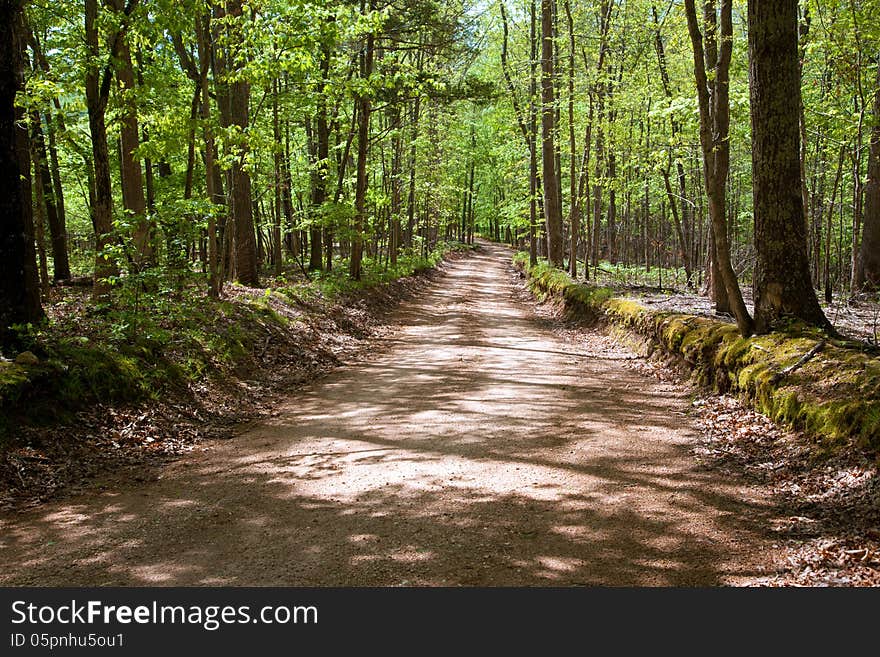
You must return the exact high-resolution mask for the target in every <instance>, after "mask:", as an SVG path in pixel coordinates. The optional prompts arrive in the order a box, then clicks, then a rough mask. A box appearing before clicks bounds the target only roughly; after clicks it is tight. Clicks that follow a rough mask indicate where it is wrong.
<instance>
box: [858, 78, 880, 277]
mask: <svg viewBox="0 0 880 657" xmlns="http://www.w3.org/2000/svg"><path fill="white" fill-rule="evenodd" d="M873 114H874V116H873V119H874V124H873V127H872V128H871V145H870V146H869V150H868V182H867V184H866V185H865V214H864V217H863V224H862V245H861V247H860V253H859V258H860V260H861V263H860V264H861V266H860V267H858V269H857V274H858V275H859V276H860V277H861V278H860V280H859V279H857V280H856V282H855V283H856V285H855V287H856V289H863V290H870V291H872V292H877V291H880V62H878V67H877V82H876V86H875V88H874V112H873Z"/></svg>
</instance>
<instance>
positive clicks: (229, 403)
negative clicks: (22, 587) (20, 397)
mask: <svg viewBox="0 0 880 657" xmlns="http://www.w3.org/2000/svg"><path fill="white" fill-rule="evenodd" d="M449 257H450V258H451V259H454V258H456V257H459V255H458V254H450V255H449ZM444 266H445V265H444V264H442V263H441V265H440V267H439V270H437V269H435V270H428V271H422V272H420V273H419V274H416V275H414V276H410V277H406V278H402V279H399V280H396V281H393V282H391V283H389V284H386V285H383V286H377V287H375V288H372V289H370V290H367V291H365V292H363V293H360V294H358V295H357V296H353V297H349V298H346V299H341V300H340V301H338V302H335V303H326V302H322V303H320V304H319V303H312V304H310V305H304V306H302V307H295V306H290V305H287V304H284V303H282V302H281V301H279V300H278V299H276V298H274V297H272V298H270V299H269V303H270V304H271V305H272V308H273V310H275V311H276V312H278V313H279V314H283V315H285V316H287V317H288V318H290V319H295V320H296V323H295V330H283V329H282V328H281V327H276V326H270V325H268V324H266V325H265V326H264V328H265V329H266V330H265V336H264V337H265V340H263V341H262V344H260V345H258V349H257V350H256V351H255V352H254V353H253V354H252V355H251V358H250V359H249V362H248V363H243V364H242V366H241V367H239V368H237V370H236V371H235V372H231V373H230V374H229V375H224V376H212V377H209V378H206V379H204V380H202V381H200V382H198V383H194V384H192V385H190V386H188V387H187V388H185V389H184V388H176V389H174V390H166V391H164V392H163V394H162V395H161V397H160V398H159V399H156V400H152V401H150V402H147V403H140V404H125V405H123V404H115V405H96V406H94V407H91V408H88V409H85V410H83V411H81V412H79V413H77V414H76V416H75V417H74V418H73V419H72V421H70V422H69V423H67V424H63V425H57V424H56V425H52V426H34V425H30V426H27V425H25V426H22V427H21V428H20V429H19V436H18V440H17V442H18V444H20V445H23V446H22V447H19V448H15V449H10V450H6V451H4V452H3V453H2V454H0V510H3V509H5V510H14V509H22V508H27V507H32V506H35V505H38V504H41V503H43V502H45V501H47V500H50V499H53V498H55V497H57V496H58V495H59V494H62V493H64V494H74V493H78V492H80V491H83V490H87V489H89V487H90V486H91V485H92V479H93V478H94V477H95V476H97V475H100V474H102V473H107V472H110V471H112V472H114V473H115V476H116V477H117V478H118V479H119V480H125V479H126V478H131V479H132V480H133V481H134V482H142V481H145V480H148V479H151V478H155V477H156V476H157V474H156V473H157V472H158V468H160V467H161V466H162V465H163V464H165V463H167V462H169V461H171V460H174V459H176V458H178V457H179V456H181V455H183V454H186V453H188V452H190V451H192V450H194V449H198V448H199V447H200V446H201V445H202V443H203V442H204V441H206V440H211V439H225V438H230V437H232V435H233V434H234V432H235V430H236V427H237V426H238V425H240V424H241V423H242V422H244V421H253V420H256V419H258V418H261V417H267V416H270V415H271V414H273V413H275V412H276V410H275V409H276V407H277V405H278V404H279V403H280V400H282V399H284V398H285V397H286V396H287V395H289V394H290V393H291V392H292V391H293V390H295V389H297V388H298V387H301V386H302V385H303V384H304V383H305V382H307V381H312V380H314V379H316V378H319V377H320V376H322V375H324V374H326V373H327V372H329V371H332V369H334V368H336V367H338V366H340V365H342V364H343V363H344V362H345V361H346V360H348V359H353V358H355V357H356V356H357V355H358V353H359V352H360V351H361V350H362V349H364V347H365V346H366V345H367V344H369V341H370V339H371V338H375V337H378V336H382V335H386V334H387V333H388V331H389V330H390V327H389V326H388V325H387V320H388V317H389V313H390V312H391V311H392V310H393V309H394V308H395V307H396V306H397V305H398V304H399V303H400V302H401V301H402V300H403V299H407V298H410V297H412V296H413V295H415V294H417V293H418V292H419V291H420V290H422V289H424V288H425V287H427V286H429V285H430V284H431V283H432V282H433V281H434V280H435V279H436V278H437V277H438V276H440V275H441V271H440V270H442V268H443V267H444ZM246 293H247V290H246V289H241V288H236V287H230V288H229V289H228V290H227V294H230V295H233V296H236V295H243V294H246ZM80 310H81V311H82V312H84V310H82V309H80Z"/></svg>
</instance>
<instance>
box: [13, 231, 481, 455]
mask: <svg viewBox="0 0 880 657" xmlns="http://www.w3.org/2000/svg"><path fill="white" fill-rule="evenodd" d="M466 248H470V247H467V246H466V245H461V244H457V243H452V244H441V245H439V246H438V247H437V248H435V249H434V250H433V251H432V252H431V253H430V254H428V257H427V258H424V257H421V256H419V255H418V254H412V253H403V254H402V255H401V257H400V258H399V259H398V263H397V265H396V266H395V267H391V266H389V265H388V264H387V263H383V262H377V261H375V260H372V259H369V258H365V259H364V263H363V275H362V277H361V280H359V281H351V280H349V279H348V267H347V264H348V263H347V262H345V261H337V262H336V263H334V264H335V265H336V266H335V267H334V270H333V271H332V272H326V273H320V274H319V275H313V276H311V278H310V280H300V281H291V280H289V279H288V278H286V277H284V276H282V277H278V278H266V279H265V280H264V285H265V287H264V288H259V289H257V288H247V287H243V286H240V285H237V284H234V283H233V284H227V285H226V286H225V293H224V298H221V299H211V298H209V297H208V296H207V295H206V294H205V290H204V284H203V281H202V280H201V279H200V278H199V277H196V276H193V277H191V278H190V280H188V281H186V282H185V283H184V285H182V286H181V285H180V284H181V281H180V279H179V278H177V279H175V280H174V281H167V282H163V281H162V280H161V279H157V280H156V281H155V286H154V287H153V289H152V290H151V291H150V292H145V291H144V290H143V289H139V290H138V291H137V296H136V298H135V297H134V296H133V295H132V293H131V290H127V289H126V288H125V287H122V286H120V288H119V289H117V290H116V292H115V293H114V298H113V301H112V303H110V304H105V305H103V306H100V307H96V306H94V305H92V304H91V303H89V301H88V298H87V296H86V295H85V294H84V292H83V291H82V290H81V289H74V288H63V289H62V290H63V291H62V292H61V294H63V295H64V296H62V297H61V298H59V299H57V300H55V302H54V303H52V304H47V307H46V309H47V314H48V315H49V320H48V321H47V323H45V324H43V325H40V326H24V327H17V330H18V344H19V348H18V352H19V353H20V352H24V351H28V352H30V353H31V354H33V355H34V356H36V362H34V363H27V362H26V363H17V362H15V356H16V355H18V354H16V353H6V354H3V356H5V358H3V359H0V447H2V445H3V444H4V443H8V442H10V441H11V440H12V441H14V438H15V428H16V426H18V425H19V424H20V423H21V422H32V423H38V424H51V423H55V422H58V421H64V420H68V419H70V418H71V416H72V414H73V413H74V412H76V411H77V410H78V409H81V408H83V407H85V406H86V405H89V404H94V403H102V404H108V403H117V402H130V401H140V400H147V399H150V398H158V397H159V396H160V395H162V394H164V393H167V392H168V391H169V390H173V389H174V388H175V387H179V388H182V387H185V386H188V385H189V384H191V383H193V382H196V381H199V380H202V379H205V378H209V377H241V376H245V375H246V374H247V372H248V371H249V370H253V369H255V368H258V367H260V363H259V362H256V360H255V358H254V352H255V348H256V347H257V346H258V345H259V346H262V345H265V344H267V343H270V342H271V343H272V344H279V347H280V346H281V344H280V343H283V342H284V336H285V335H286V334H289V333H290V332H292V331H296V330H297V323H298V322H299V321H303V318H304V317H306V316H307V315H308V314H310V313H313V314H314V313H320V312H321V311H322V310H323V309H324V308H325V307H326V304H327V303H330V302H335V303H345V302H346V300H347V297H349V296H353V295H357V294H358V293H359V292H362V291H364V290H366V289H368V288H371V287H374V286H378V285H383V284H386V283H389V282H391V281H393V280H396V279H398V278H401V277H404V276H409V275H412V274H414V273H416V272H418V271H421V270H424V269H429V268H431V267H433V266H435V265H436V264H437V263H438V262H439V261H440V260H441V259H442V258H443V256H444V255H445V254H446V253H447V252H449V251H458V250H463V249H466ZM289 276H290V278H293V275H292V274H289ZM166 283H167V284H166Z"/></svg>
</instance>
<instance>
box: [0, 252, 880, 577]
mask: <svg viewBox="0 0 880 657" xmlns="http://www.w3.org/2000/svg"><path fill="white" fill-rule="evenodd" d="M392 320H393V323H394V325H395V327H394V329H393V330H389V331H385V332H383V333H382V334H381V335H379V336H377V337H375V338H373V339H372V340H371V342H370V350H369V352H368V353H365V352H363V351H362V352H361V353H360V356H358V357H357V358H354V359H352V360H351V361H350V362H349V363H348V364H344V365H342V366H340V367H339V368H337V369H335V370H334V371H333V372H331V373H330V374H329V375H327V376H325V377H322V378H318V379H316V380H314V381H312V382H311V383H307V384H305V386H304V387H303V388H301V389H299V390H297V391H294V392H292V393H290V394H289V395H288V396H287V397H285V398H283V399H279V400H278V402H277V405H276V407H275V410H274V412H273V415H272V416H271V417H269V418H262V419H258V420H256V421H254V422H251V423H250V424H246V425H242V426H240V427H239V430H238V434H237V435H236V436H235V438H234V440H215V441H211V442H207V443H202V444H200V445H199V447H198V449H195V450H193V451H191V452H189V453H186V454H184V455H182V456H180V457H178V458H177V459H175V460H173V461H171V462H170V463H163V464H152V465H150V466H149V467H145V468H143V469H142V470H141V471H140V473H139V476H138V478H137V479H138V480H137V481H134V480H132V478H131V473H130V472H125V471H117V472H113V473H109V474H107V473H105V474H103V475H101V476H99V477H98V478H97V479H95V480H94V481H93V482H92V483H91V484H89V485H88V486H87V487H86V488H84V489H83V490H81V491H79V492H76V493H73V494H71V495H69V496H67V497H65V498H63V499H58V500H51V501H49V502H47V503H45V504H43V505H41V506H38V507H35V508H30V509H26V510H23V511H21V512H17V513H13V512H6V513H4V514H3V515H0V584H2V585H42V586H46V585H55V586H57V585H353V586H358V585H390V586H396V585H403V586H406V585H576V584H606V585H719V584H728V585H748V584H758V585H761V584H763V585H774V584H815V583H820V584H869V583H876V582H877V578H876V575H877V573H878V570H877V566H878V562H877V559H878V554H880V553H878V552H877V551H875V545H876V543H872V542H871V541H872V540H874V539H877V538H880V536H874V537H873V538H872V535H871V534H870V531H869V529H870V527H871V526H872V523H873V526H876V522H875V517H872V515H871V514H872V513H876V509H877V506H878V505H877V502H878V499H877V496H878V492H880V487H878V486H877V478H876V474H875V471H872V469H871V468H870V464H868V463H867V462H862V461H852V460H848V461H847V460H843V461H835V462H829V463H825V464H820V465H816V464H813V463H812V462H810V461H809V458H808V457H807V456H806V455H805V454H804V453H802V452H800V451H798V447H797V440H796V438H797V437H796V436H791V435H789V434H783V433H782V432H780V431H779V430H778V429H776V428H775V427H773V425H771V424H769V423H768V422H766V421H765V420H763V419H762V418H761V417H760V416H757V415H755V414H751V415H750V414H749V412H748V411H746V410H745V409H742V408H740V407H738V406H737V405H736V402H734V401H733V400H730V399H729V398H725V397H717V396H711V395H709V396H707V395H705V394H698V391H696V390H694V389H692V388H691V387H690V386H688V385H685V384H683V383H681V382H680V381H679V380H678V379H677V378H676V377H675V376H674V375H673V374H672V373H670V372H667V371H666V370H665V369H664V368H663V367H662V366H661V365H659V364H657V363H653V362H651V361H646V360H644V359H642V358H640V357H638V356H636V355H635V354H633V353H632V352H630V351H629V350H628V349H626V348H625V347H623V346H621V345H619V344H618V343H616V342H614V341H613V340H612V339H611V338H609V337H608V336H607V335H606V334H605V333H604V332H602V331H601V330H599V329H587V328H584V327H575V326H571V325H567V324H564V323H562V322H560V321H559V320H558V319H557V318H556V317H555V315H554V314H553V313H552V312H551V311H550V309H548V308H546V307H540V306H537V305H536V304H535V302H534V301H533V300H532V299H531V297H530V295H528V293H527V292H526V290H525V287H524V285H523V284H522V283H521V282H520V281H519V279H518V276H517V275H516V274H515V273H514V271H513V268H512V267H511V266H510V252H509V251H507V250H506V249H504V248H502V247H498V246H493V245H488V244H483V247H482V248H481V250H480V251H478V252H477V253H476V254H475V255H472V256H470V257H466V258H462V259H459V260H456V261H453V262H451V263H450V264H448V265H447V266H446V273H445V275H444V276H443V278H442V279H440V280H438V281H436V282H434V283H433V284H432V285H431V286H430V287H428V288H427V289H426V290H424V291H423V292H422V293H421V294H419V296H418V297H417V298H416V299H413V300H410V301H407V302H404V303H403V304H402V305H401V306H400V308H399V309H398V310H397V311H396V312H395V313H394V314H393V316H392ZM847 532H849V533H848V534H847ZM853 532H855V533H853ZM847 541H849V542H847ZM823 551H824V552H823ZM817 555H818V556H817Z"/></svg>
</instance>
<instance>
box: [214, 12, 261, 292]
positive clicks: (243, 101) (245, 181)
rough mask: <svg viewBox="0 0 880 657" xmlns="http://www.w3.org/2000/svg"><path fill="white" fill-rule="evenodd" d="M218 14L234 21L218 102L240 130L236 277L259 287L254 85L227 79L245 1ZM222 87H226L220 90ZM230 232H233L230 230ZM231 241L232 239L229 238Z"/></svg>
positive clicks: (234, 169)
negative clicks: (252, 164) (250, 159)
mask: <svg viewBox="0 0 880 657" xmlns="http://www.w3.org/2000/svg"><path fill="white" fill-rule="evenodd" d="M214 11H215V15H216V16H217V18H219V19H223V20H226V21H228V20H229V19H230V18H232V19H233V20H232V22H230V23H227V24H226V29H227V42H228V44H229V45H228V48H229V51H228V52H227V53H226V54H225V56H224V57H218V56H217V55H218V54H219V53H217V54H215V59H216V60H218V68H220V69H221V71H220V75H218V76H217V77H218V78H219V79H218V80H217V87H218V93H217V101H218V105H219V106H220V114H221V122H222V124H223V126H224V127H231V126H235V127H236V128H237V129H238V133H239V142H238V143H237V144H235V145H234V147H233V148H234V151H235V157H233V158H232V162H231V168H230V171H229V176H228V179H229V190H228V200H229V216H230V220H231V222H232V233H233V238H234V239H233V240H232V256H233V262H234V267H235V277H236V278H237V279H238V281H239V282H241V283H243V284H244V285H253V286H257V285H259V282H260V276H259V263H258V260H257V244H256V236H255V233H254V208H253V199H252V197H251V176H250V173H249V172H248V170H247V168H246V166H245V165H246V160H247V155H248V151H249V144H248V136H247V132H248V110H249V105H250V94H251V88H250V83H249V82H247V81H246V80H242V79H239V78H234V79H233V80H232V81H229V80H224V79H223V78H224V77H226V76H228V74H229V70H230V68H231V66H230V63H229V62H228V60H229V59H230V58H232V57H233V56H234V55H233V52H232V51H234V50H235V49H236V44H239V43H240V42H241V26H240V25H239V24H238V22H239V21H243V20H245V18H244V16H243V11H242V0H228V1H227V2H226V4H225V7H220V6H215V7H214ZM220 87H222V89H219V88H220ZM226 232H229V231H228V230H227V231H226ZM227 241H228V238H227Z"/></svg>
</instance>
